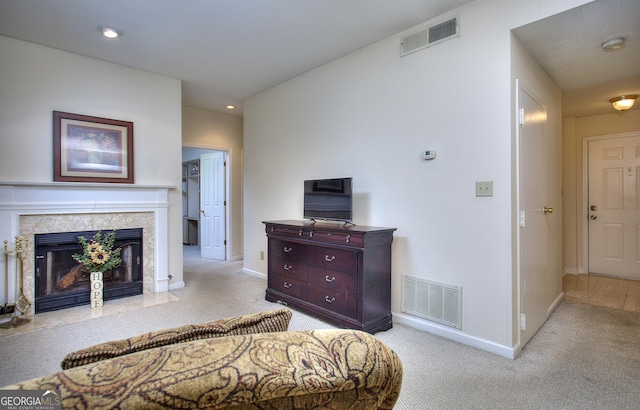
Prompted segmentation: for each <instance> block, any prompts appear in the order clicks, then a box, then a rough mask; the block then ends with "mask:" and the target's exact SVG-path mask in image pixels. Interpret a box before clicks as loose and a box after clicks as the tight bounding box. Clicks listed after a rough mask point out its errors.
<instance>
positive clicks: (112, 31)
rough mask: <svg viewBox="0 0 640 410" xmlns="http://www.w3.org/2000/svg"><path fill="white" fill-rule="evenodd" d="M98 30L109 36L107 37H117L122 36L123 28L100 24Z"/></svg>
mask: <svg viewBox="0 0 640 410" xmlns="http://www.w3.org/2000/svg"><path fill="white" fill-rule="evenodd" d="M98 31H99V32H101V33H102V35H103V36H105V37H107V38H117V37H122V34H123V33H122V30H120V29H118V28H115V27H110V26H103V25H100V26H98Z"/></svg>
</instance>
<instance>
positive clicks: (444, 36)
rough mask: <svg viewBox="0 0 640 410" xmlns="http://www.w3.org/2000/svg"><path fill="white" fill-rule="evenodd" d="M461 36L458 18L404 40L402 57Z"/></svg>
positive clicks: (401, 47)
mask: <svg viewBox="0 0 640 410" xmlns="http://www.w3.org/2000/svg"><path fill="white" fill-rule="evenodd" d="M459 35H460V30H459V24H458V17H454V18H452V19H449V20H447V21H443V22H441V23H438V24H434V25H432V26H429V27H427V28H426V29H424V30H421V31H418V32H417V33H413V34H411V35H409V36H407V37H404V38H403V39H402V42H401V44H400V56H406V55H407V54H411V53H414V52H416V51H418V50H422V49H424V48H427V47H430V46H433V45H436V44H439V43H442V42H443V41H447V40H450V39H452V38H454V37H458V36H459Z"/></svg>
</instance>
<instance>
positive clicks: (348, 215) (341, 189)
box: [304, 178, 353, 222]
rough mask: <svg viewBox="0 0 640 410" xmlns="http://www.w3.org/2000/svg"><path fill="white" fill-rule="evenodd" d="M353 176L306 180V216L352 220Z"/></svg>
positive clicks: (320, 218) (308, 217) (314, 218)
mask: <svg viewBox="0 0 640 410" xmlns="http://www.w3.org/2000/svg"><path fill="white" fill-rule="evenodd" d="M352 203H353V202H352V178H332V179H310V180H306V181H304V218H306V219H311V220H313V221H315V220H333V221H345V222H350V221H351V220H352V219H353V208H352Z"/></svg>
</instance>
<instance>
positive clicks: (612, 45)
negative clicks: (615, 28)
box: [600, 37, 624, 51]
mask: <svg viewBox="0 0 640 410" xmlns="http://www.w3.org/2000/svg"><path fill="white" fill-rule="evenodd" d="M600 47H602V49H603V50H604V51H616V50H620V49H621V48H622V47H624V38H622V37H618V38H612V39H611V40H607V41H605V42H604V43H602V44H601V45H600Z"/></svg>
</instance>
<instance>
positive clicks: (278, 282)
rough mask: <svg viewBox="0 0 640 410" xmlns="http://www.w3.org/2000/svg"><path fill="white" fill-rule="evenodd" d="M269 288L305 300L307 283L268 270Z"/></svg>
mask: <svg viewBox="0 0 640 410" xmlns="http://www.w3.org/2000/svg"><path fill="white" fill-rule="evenodd" d="M269 288H270V289H273V290H277V291H278V292H281V293H284V294H287V295H289V296H292V297H294V298H297V299H300V300H304V301H306V300H307V284H306V283H305V282H303V281H300V280H297V279H292V278H290V277H288V276H284V275H279V274H277V273H273V272H269Z"/></svg>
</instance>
